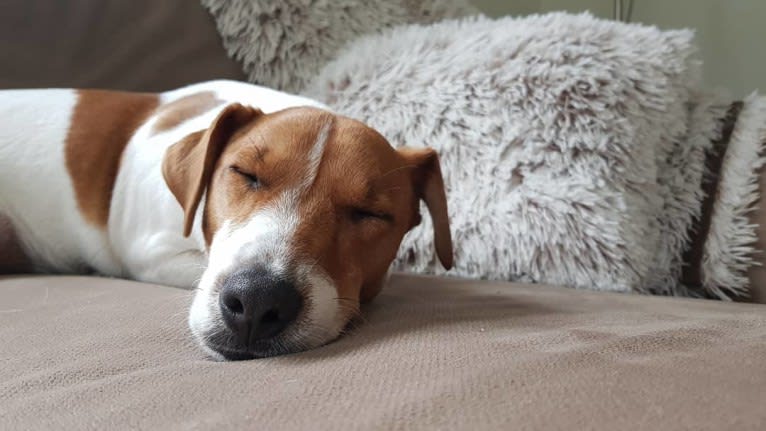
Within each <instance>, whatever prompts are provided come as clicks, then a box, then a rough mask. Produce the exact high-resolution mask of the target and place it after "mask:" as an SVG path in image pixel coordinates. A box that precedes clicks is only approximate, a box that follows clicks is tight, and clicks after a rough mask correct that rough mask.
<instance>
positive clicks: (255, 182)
mask: <svg viewBox="0 0 766 431" xmlns="http://www.w3.org/2000/svg"><path fill="white" fill-rule="evenodd" d="M229 170H231V171H232V172H234V173H235V174H237V175H239V176H240V177H242V178H244V179H245V180H246V181H247V182H248V184H249V185H250V187H253V188H259V187H261V186H262V183H261V180H260V179H258V177H257V176H256V175H255V174H251V173H249V172H245V171H243V170H241V169H240V168H238V167H237V166H231V167H229Z"/></svg>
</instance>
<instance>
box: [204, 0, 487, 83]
mask: <svg viewBox="0 0 766 431" xmlns="http://www.w3.org/2000/svg"><path fill="white" fill-rule="evenodd" d="M202 4H203V5H204V6H205V7H206V8H208V10H209V11H210V12H211V13H212V14H213V16H215V18H216V22H217V24H218V29H219V30H220V32H221V35H222V36H223V43H224V46H225V47H226V49H227V51H228V52H229V54H230V55H231V56H232V57H233V58H235V59H237V60H238V61H240V62H241V63H242V65H243V67H244V70H245V72H247V75H248V78H249V80H250V81H251V82H254V83H256V84H261V85H265V86H267V87H272V88H277V89H280V90H285V91H291V92H297V91H299V90H301V89H302V88H303V87H304V86H305V84H306V82H307V81H308V80H309V79H311V78H312V77H314V76H315V75H316V74H317V73H318V72H319V70H320V68H321V67H322V66H324V65H325V64H326V63H327V62H329V61H330V60H332V59H333V58H335V56H336V55H337V54H338V52H339V51H340V49H341V48H342V47H343V46H344V45H345V44H347V43H349V42H351V41H353V40H354V39H356V38H357V37H359V36H361V35H364V34H368V33H374V32H377V31H379V30H382V29H386V28H390V27H393V26H397V25H400V24H408V23H428V22H435V21H439V20H441V19H444V18H456V17H460V16H465V15H469V14H476V13H478V10H477V9H476V8H474V7H473V6H471V4H470V2H469V1H467V0H418V1H413V0H387V1H374V2H359V1H357V0H281V1H273V0H202Z"/></svg>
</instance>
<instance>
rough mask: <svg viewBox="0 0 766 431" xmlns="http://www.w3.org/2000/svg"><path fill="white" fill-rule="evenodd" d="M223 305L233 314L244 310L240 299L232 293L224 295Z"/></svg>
mask: <svg viewBox="0 0 766 431" xmlns="http://www.w3.org/2000/svg"><path fill="white" fill-rule="evenodd" d="M223 306H224V307H226V308H227V309H228V310H229V311H230V312H232V313H234V314H242V313H244V312H245V306H244V305H242V301H240V300H239V298H237V297H236V296H234V295H225V296H224V297H223Z"/></svg>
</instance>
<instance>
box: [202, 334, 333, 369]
mask: <svg viewBox="0 0 766 431" xmlns="http://www.w3.org/2000/svg"><path fill="white" fill-rule="evenodd" d="M297 332H298V331H289V330H288V331H287V333H286V334H285V335H279V336H277V337H274V338H271V339H268V340H263V341H258V342H255V343H253V344H252V345H250V346H244V345H242V344H240V343H238V342H236V341H234V337H233V335H232V334H231V333H229V331H228V330H227V329H225V328H216V329H213V330H211V331H206V333H197V332H195V333H194V335H195V338H196V339H197V342H198V343H199V345H200V347H202V349H203V350H204V351H205V352H206V353H207V354H208V356H210V357H211V358H212V359H215V360H218V361H242V360H249V359H260V358H269V357H273V356H282V355H288V354H291V353H298V352H302V351H305V350H310V349H314V348H317V347H320V346H322V345H324V344H326V343H329V342H331V341H333V340H334V339H336V338H337V337H338V335H339V333H338V334H334V335H330V334H324V335H325V336H324V337H321V338H320V337H317V336H315V337H310V338H308V339H305V340H302V339H300V338H296V337H295V335H297V334H296V333H297Z"/></svg>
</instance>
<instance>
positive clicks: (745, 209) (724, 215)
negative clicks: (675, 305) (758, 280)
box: [702, 94, 766, 299]
mask: <svg viewBox="0 0 766 431" xmlns="http://www.w3.org/2000/svg"><path fill="white" fill-rule="evenodd" d="M764 142H766V97H763V96H759V95H757V94H752V95H750V96H749V97H747V98H746V99H745V101H744V105H743V107H742V111H741V112H740V114H739V119H738V120H737V124H736V126H735V128H734V131H733V133H732V137H731V140H730V141H729V147H728V150H727V151H726V156H725V158H724V162H723V167H722V169H721V177H720V182H719V184H718V191H717V195H716V201H715V206H714V207H713V217H712V221H711V226H710V234H709V235H708V238H707V241H706V242H705V251H704V255H703V262H702V282H703V287H704V288H705V290H706V291H707V292H708V293H710V294H712V295H714V296H715V297H718V298H721V299H731V298H732V297H734V296H743V295H746V294H747V288H748V278H747V269H748V267H749V266H750V265H752V264H753V253H754V252H755V250H754V247H753V245H754V243H755V240H756V232H755V226H753V225H752V224H750V220H749V218H748V214H749V213H750V211H752V210H753V208H754V206H755V205H756V204H757V202H758V196H759V191H758V176H759V172H760V169H761V167H763V164H764V152H763V145H764Z"/></svg>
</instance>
